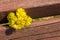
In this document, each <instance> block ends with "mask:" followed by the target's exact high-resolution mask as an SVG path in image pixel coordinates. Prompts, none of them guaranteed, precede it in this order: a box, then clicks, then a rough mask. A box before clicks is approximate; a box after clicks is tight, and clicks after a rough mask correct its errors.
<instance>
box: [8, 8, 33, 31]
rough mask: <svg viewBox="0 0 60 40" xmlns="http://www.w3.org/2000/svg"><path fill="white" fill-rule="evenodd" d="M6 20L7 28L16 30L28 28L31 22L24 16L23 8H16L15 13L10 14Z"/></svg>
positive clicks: (30, 19)
mask: <svg viewBox="0 0 60 40" xmlns="http://www.w3.org/2000/svg"><path fill="white" fill-rule="evenodd" d="M7 19H8V23H9V26H10V27H12V28H14V29H16V30H19V29H22V28H25V27H28V26H29V25H30V24H31V22H32V18H31V17H30V16H28V15H27V14H26V11H25V10H24V9H23V8H18V9H17V10H16V13H14V12H10V13H9V14H8V16H7Z"/></svg>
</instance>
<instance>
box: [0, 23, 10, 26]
mask: <svg viewBox="0 0 60 40" xmlns="http://www.w3.org/2000/svg"><path fill="white" fill-rule="evenodd" d="M0 25H1V26H4V25H9V23H3V24H0Z"/></svg>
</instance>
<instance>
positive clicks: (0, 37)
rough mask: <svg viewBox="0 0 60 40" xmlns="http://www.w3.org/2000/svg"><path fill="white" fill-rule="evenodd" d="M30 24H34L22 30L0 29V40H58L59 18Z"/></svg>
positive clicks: (59, 36)
mask: <svg viewBox="0 0 60 40" xmlns="http://www.w3.org/2000/svg"><path fill="white" fill-rule="evenodd" d="M52 20H54V21H52ZM55 20H56V21H55ZM39 23H40V24H39ZM44 23H45V24H44ZM32 24H33V25H35V26H33V25H31V26H30V27H27V28H25V29H22V30H17V31H14V30H12V29H9V30H5V31H0V40H60V18H55V19H49V20H43V21H35V22H33V23H32ZM37 24H38V25H37ZM41 24H43V25H41Z"/></svg>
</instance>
